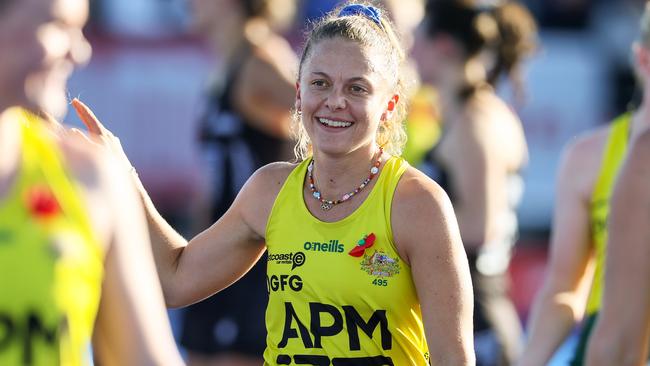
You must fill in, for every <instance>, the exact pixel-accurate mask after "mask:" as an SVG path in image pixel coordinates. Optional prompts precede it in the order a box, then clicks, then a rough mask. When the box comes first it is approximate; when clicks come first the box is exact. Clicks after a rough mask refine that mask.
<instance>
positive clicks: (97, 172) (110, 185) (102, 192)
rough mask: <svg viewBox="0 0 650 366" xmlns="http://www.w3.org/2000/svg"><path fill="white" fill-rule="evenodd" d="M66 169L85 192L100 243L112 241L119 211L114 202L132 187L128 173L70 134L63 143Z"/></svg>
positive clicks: (81, 139) (81, 138)
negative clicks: (121, 193) (112, 231)
mask: <svg viewBox="0 0 650 366" xmlns="http://www.w3.org/2000/svg"><path fill="white" fill-rule="evenodd" d="M59 146H60V149H61V151H62V153H63V158H64V160H65V165H66V168H67V169H68V171H69V173H70V175H71V177H72V179H74V181H75V183H76V184H77V186H78V187H79V188H80V189H81V192H80V193H81V195H82V198H83V203H84V205H85V208H86V210H87V212H88V214H89V217H90V222H91V225H92V227H93V229H94V231H95V233H96V234H97V236H98V238H99V239H100V242H101V243H102V244H103V245H105V246H108V243H109V242H110V236H111V234H110V233H111V230H112V225H113V222H114V215H115V212H114V211H115V210H114V208H113V203H114V202H116V201H117V200H120V199H121V198H120V197H116V195H115V194H114V193H115V192H121V191H123V190H124V188H125V187H126V186H127V185H128V184H130V181H129V180H128V177H127V173H126V171H124V172H123V171H122V170H123V169H120V168H121V166H119V164H118V162H117V161H116V160H115V159H114V158H112V157H111V156H110V155H109V154H108V153H107V152H106V151H104V150H103V149H102V148H100V147H98V146H96V145H94V144H93V143H90V142H89V141H87V140H85V139H84V138H83V137H81V136H76V135H75V134H66V135H65V136H63V137H62V138H61V139H60V140H59Z"/></svg>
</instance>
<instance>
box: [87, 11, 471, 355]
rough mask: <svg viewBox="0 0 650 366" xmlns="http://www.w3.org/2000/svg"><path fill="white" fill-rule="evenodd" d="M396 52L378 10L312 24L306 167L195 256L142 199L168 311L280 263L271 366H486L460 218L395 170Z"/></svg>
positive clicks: (195, 249)
mask: <svg viewBox="0 0 650 366" xmlns="http://www.w3.org/2000/svg"><path fill="white" fill-rule="evenodd" d="M398 44H399V43H397V41H396V40H395V36H394V33H393V30H392V25H391V24H390V22H389V21H388V20H387V19H386V18H385V17H384V16H383V15H382V12H381V10H380V9H378V8H375V7H372V6H370V5H368V4H366V3H359V2H353V3H347V4H345V5H344V6H342V7H341V8H339V9H337V10H335V11H334V12H333V13H331V14H330V15H329V16H328V17H326V18H325V20H323V21H322V22H321V23H319V24H318V25H316V27H315V28H314V29H313V30H312V32H311V33H310V35H309V36H308V40H307V43H306V47H305V52H304V53H303V57H302V60H301V64H300V77H299V80H298V82H297V95H296V102H295V107H296V110H297V116H299V117H298V119H299V122H300V124H301V126H302V127H301V129H302V130H301V132H300V133H301V134H302V136H303V137H302V140H301V144H300V146H299V147H298V152H299V154H300V156H301V157H306V158H305V159H304V160H302V161H301V162H299V163H297V164H290V163H272V164H269V165H266V166H264V167H262V168H261V169H259V170H258V171H257V172H256V173H255V174H254V175H253V176H252V177H251V178H250V179H249V180H248V182H247V183H246V184H245V185H244V187H243V188H242V190H241V191H240V192H239V194H238V196H237V198H236V199H235V201H234V203H233V205H232V206H231V207H230V208H229V209H228V211H227V212H226V213H225V214H224V215H223V216H222V217H221V218H220V219H219V220H218V221H217V222H216V223H215V224H213V225H212V226H211V227H210V228H208V229H207V230H206V231H204V232H203V233H201V234H199V235H198V236H197V237H195V238H193V239H192V240H190V242H189V243H188V242H187V241H185V240H184V239H183V238H182V237H180V236H179V235H178V234H176V233H175V232H174V231H173V230H172V228H171V227H170V226H169V225H168V224H167V223H166V222H165V221H164V220H163V219H162V217H161V216H160V215H159V214H158V212H157V211H156V209H155V207H154V206H153V204H152V203H151V200H150V199H149V197H148V195H147V193H146V191H145V190H144V188H143V187H142V186H141V185H139V191H140V193H141V195H142V198H143V201H144V202H145V203H146V208H147V214H148V216H149V223H150V232H151V233H152V236H153V239H154V240H153V242H154V243H153V244H154V253H155V256H156V261H157V265H158V269H159V274H160V278H161V282H162V284H163V288H164V293H165V298H166V300H167V302H168V304H170V305H171V306H184V305H187V304H190V303H193V302H196V301H198V300H200V299H202V298H204V297H206V296H209V295H211V294H212V293H214V292H217V291H220V290H221V289H223V288H225V287H227V286H229V285H230V284H231V283H233V282H234V281H236V280H237V279H238V278H240V277H241V276H242V275H243V274H244V273H246V271H248V270H249V269H250V268H251V267H252V266H253V265H254V264H255V263H256V262H257V261H258V260H259V258H260V256H261V255H262V253H263V252H264V251H265V250H268V261H267V284H268V291H269V301H268V305H267V308H266V328H267V332H268V336H267V339H266V341H267V344H266V350H265V352H264V362H265V365H292V364H312V365H313V364H317V365H321V364H324V365H329V364H330V363H331V364H334V365H426V364H433V365H468V364H473V363H474V355H473V343H472V303H473V301H472V300H473V299H472V293H471V280H470V275H469V268H468V264H467V259H466V256H465V253H464V251H463V245H462V242H461V240H460V233H459V230H458V225H457V223H456V219H455V217H454V214H453V210H452V208H451V204H450V202H449V199H448V198H447V196H446V195H445V193H444V192H443V191H442V190H441V189H440V187H439V186H438V185H437V184H436V183H435V182H433V181H432V180H430V179H429V178H427V177H426V176H424V175H423V174H422V173H420V172H419V171H417V170H415V169H413V168H412V167H410V166H408V164H407V163H406V162H405V161H404V160H403V159H402V158H400V157H399V156H398V153H399V149H400V146H401V142H402V140H403V138H402V133H403V132H401V123H402V120H401V114H400V108H401V105H400V92H401V85H402V81H401V74H400V70H401V69H400V63H401V61H402V51H401V49H400V48H399V46H398ZM85 121H86V123H88V125H89V126H90V127H91V129H92V130H99V131H100V133H101V135H103V136H105V137H107V138H106V141H107V142H108V143H110V144H111V145H112V146H113V148H118V149H119V144H118V141H117V140H115V139H113V138H112V135H111V134H110V132H109V131H107V130H105V129H104V128H103V127H102V126H101V124H100V123H99V122H98V121H97V120H96V119H95V118H92V117H90V115H87V116H86V117H85ZM118 152H119V150H118ZM124 164H129V162H128V161H126V160H124ZM125 168H128V165H127V166H125ZM338 201H340V202H338ZM335 202H336V203H335ZM318 243H320V244H318ZM323 244H326V245H323ZM282 258H285V259H286V258H290V259H286V260H284V259H282Z"/></svg>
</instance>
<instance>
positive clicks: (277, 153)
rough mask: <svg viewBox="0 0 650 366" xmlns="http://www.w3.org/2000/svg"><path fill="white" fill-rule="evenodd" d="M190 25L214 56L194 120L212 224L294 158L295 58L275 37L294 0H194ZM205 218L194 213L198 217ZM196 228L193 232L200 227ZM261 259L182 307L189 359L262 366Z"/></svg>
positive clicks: (286, 21)
mask: <svg viewBox="0 0 650 366" xmlns="http://www.w3.org/2000/svg"><path fill="white" fill-rule="evenodd" d="M191 5H192V11H193V20H194V28H195V29H196V31H197V32H199V33H200V34H201V35H202V37H203V38H204V39H205V40H206V42H207V43H208V46H209V47H210V48H211V50H212V51H213V52H214V54H215V56H218V58H219V59H220V62H219V63H217V64H216V65H217V68H216V69H215V71H214V73H213V75H212V80H211V81H210V85H209V89H208V93H207V95H206V98H205V107H204V110H203V112H202V115H201V117H200V136H199V138H200V144H201V148H202V153H203V154H202V155H203V158H204V159H203V166H204V167H205V169H206V171H207V172H208V176H209V177H208V182H209V187H208V190H209V193H208V196H209V198H208V199H206V200H204V203H205V204H207V206H208V207H205V208H204V209H203V210H201V211H204V212H207V213H208V215H207V216H208V217H206V219H207V221H209V223H213V222H215V221H217V220H218V219H219V218H220V217H221V216H223V215H224V214H225V212H226V211H227V210H228V208H229V207H230V205H231V204H232V202H233V201H234V199H235V197H236V196H237V193H238V192H239V190H240V189H241V187H242V186H243V185H244V183H245V182H246V180H247V179H248V178H249V177H250V176H251V175H252V174H253V172H255V170H257V169H258V168H260V167H262V166H264V165H266V164H269V163H271V162H276V161H286V160H289V159H290V158H291V156H292V154H291V144H290V137H289V134H290V123H291V108H292V107H293V103H294V100H295V75H296V70H297V63H298V61H297V57H296V55H295V54H294V52H293V50H292V49H291V47H290V46H289V44H288V42H287V41H286V40H285V39H284V38H283V37H282V36H281V35H280V34H279V33H278V32H279V29H282V28H284V27H286V26H288V25H290V23H291V21H292V19H293V15H294V10H295V6H296V5H295V3H294V0H245V1H241V0H216V1H215V0H191ZM204 221H206V220H202V219H200V218H199V219H198V220H197V222H201V223H202V222H204ZM205 226H206V225H203V224H201V227H199V228H198V229H200V230H203V229H205ZM265 262H266V261H265V260H261V261H260V262H259V263H258V264H257V265H256V266H254V267H253V268H252V269H251V270H250V271H249V272H248V274H247V275H246V276H244V278H242V279H241V280H239V281H238V282H237V283H236V284H234V285H233V286H230V287H229V288H228V289H226V290H224V291H222V292H220V293H219V294H216V295H214V296H212V297H211V298H209V299H206V300H204V301H202V302H200V303H198V304H194V305H192V306H190V307H188V308H187V309H185V310H184V313H183V314H184V321H183V328H182V334H181V344H182V345H183V346H184V347H185V348H186V349H187V351H188V363H189V364H190V365H260V364H261V363H262V353H263V352H264V347H265V344H266V330H265V328H264V309H265V305H266V303H267V301H268V294H267V289H266V285H265V282H266V281H265V279H266V276H265Z"/></svg>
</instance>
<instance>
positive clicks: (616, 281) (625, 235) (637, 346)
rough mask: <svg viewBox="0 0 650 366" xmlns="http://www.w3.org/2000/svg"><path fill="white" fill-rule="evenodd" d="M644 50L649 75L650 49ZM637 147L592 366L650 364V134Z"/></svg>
mask: <svg viewBox="0 0 650 366" xmlns="http://www.w3.org/2000/svg"><path fill="white" fill-rule="evenodd" d="M646 11H647V10H646ZM646 31H647V29H646ZM644 38H645V37H644ZM645 40H646V41H647V38H646V39H645ZM642 47H644V48H645V49H644V50H643V51H641V52H644V53H646V56H645V62H644V64H645V65H644V66H643V68H645V69H646V72H647V68H648V63H647V61H648V58H647V57H648V54H647V53H648V49H647V48H646V47H647V46H646V45H644V46H642ZM647 95H648V94H647V93H646V97H645V98H646V99H645V100H646V101H647V98H648V97H647ZM644 104H645V105H647V102H644ZM631 145H632V146H631V147H630V152H629V155H628V157H627V158H626V160H625V163H624V164H623V166H622V167H621V173H620V176H619V177H618V178H617V181H616V185H615V187H614V189H613V193H612V200H611V212H610V220H609V221H608V225H607V230H608V231H609V238H608V240H607V266H606V267H607V268H606V270H605V289H604V292H603V305H602V308H601V311H600V314H599V316H598V319H597V321H596V325H595V329H594V331H593V336H592V337H590V339H589V345H588V351H587V361H586V365H589V366H605V365H646V364H647V363H648V342H649V340H650V281H648V278H650V266H648V261H650V246H649V245H648V238H650V225H648V222H650V189H648V183H649V182H650V165H649V164H648V161H650V129H645V131H644V132H642V133H640V134H639V136H638V137H637V138H636V139H635V140H634V141H632V142H631Z"/></svg>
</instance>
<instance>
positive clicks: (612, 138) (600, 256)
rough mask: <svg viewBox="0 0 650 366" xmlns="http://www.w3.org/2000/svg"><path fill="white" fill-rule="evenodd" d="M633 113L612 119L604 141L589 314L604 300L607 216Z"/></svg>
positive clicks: (593, 217)
mask: <svg viewBox="0 0 650 366" xmlns="http://www.w3.org/2000/svg"><path fill="white" fill-rule="evenodd" d="M630 119H631V114H629V113H627V114H624V115H621V116H620V117H618V118H617V119H615V120H614V121H613V122H612V126H611V127H610V133H609V137H608V139H607V143H606V144H605V150H604V153H603V160H602V163H601V169H600V173H599V175H598V179H597V180H596V185H595V186H594V191H593V193H592V196H591V204H590V209H589V210H590V221H591V222H590V224H591V238H592V242H593V244H594V247H595V250H596V269H595V272H594V280H593V282H592V285H591V291H590V293H589V300H588V301H587V315H591V314H594V313H596V312H598V310H599V309H600V305H601V300H602V292H603V285H604V283H603V281H604V277H603V275H604V271H605V253H606V251H607V250H606V247H605V245H606V243H607V216H608V215H609V198H610V196H611V193H612V189H613V187H614V181H615V179H616V176H617V175H618V171H619V168H620V167H621V165H622V162H623V160H624V158H625V153H626V151H627V147H628V146H627V145H628V138H629V132H630Z"/></svg>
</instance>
